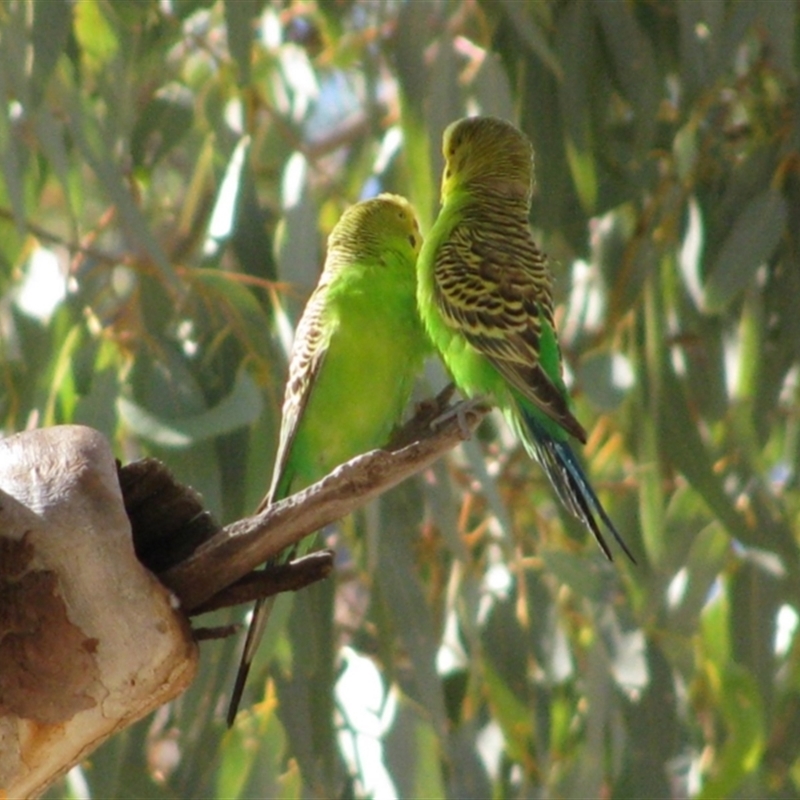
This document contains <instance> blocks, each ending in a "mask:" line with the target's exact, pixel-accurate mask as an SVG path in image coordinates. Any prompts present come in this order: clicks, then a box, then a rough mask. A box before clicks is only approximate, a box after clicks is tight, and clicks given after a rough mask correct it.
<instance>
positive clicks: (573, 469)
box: [417, 117, 634, 561]
mask: <svg viewBox="0 0 800 800" xmlns="http://www.w3.org/2000/svg"><path fill="white" fill-rule="evenodd" d="M442 149H443V152H444V157H445V169H444V174H443V176H442V191H441V193H442V198H441V202H442V207H441V210H440V212H439V216H438V217H437V219H436V222H435V224H434V226H433V228H432V229H431V231H430V233H429V234H428V235H427V236H426V239H425V243H424V244H423V246H422V250H421V252H420V256H419V259H418V260H417V273H418V274H417V299H418V304H419V311H420V315H421V317H422V320H423V323H424V324H425V327H426V329H427V331H428V334H429V335H430V337H431V340H432V341H433V344H434V345H435V347H436V348H437V349H438V351H439V353H440V354H441V356H442V358H443V359H444V362H445V364H446V365H447V368H448V370H449V371H450V373H451V375H452V376H453V379H454V381H455V383H456V385H457V386H458V387H459V389H460V390H461V391H462V392H463V393H464V394H465V395H467V396H468V397H478V396H487V397H489V398H491V399H492V400H493V402H495V403H496V404H497V406H498V407H499V408H500V410H501V411H502V412H503V414H504V416H505V417H506V419H507V420H508V421H509V423H510V424H511V426H512V428H513V429H514V431H515V432H516V433H517V435H518V436H519V438H520V439H521V440H522V443H523V445H524V446H525V449H526V450H527V452H528V454H529V455H530V456H531V457H533V458H535V459H536V460H537V461H538V462H539V463H540V464H541V465H542V467H543V468H544V471H545V472H546V473H547V476H548V478H549V479H550V481H551V483H552V484H553V487H554V488H555V490H556V492H557V494H558V496H559V498H560V499H561V502H562V503H563V504H564V506H565V508H566V509H567V510H568V511H569V512H570V513H571V514H572V515H573V516H575V517H576V518H577V519H578V520H580V522H582V523H583V524H584V525H585V526H586V527H587V528H588V529H589V530H590V531H591V532H592V533H593V534H594V537H595V539H596V540H597V542H598V544H599V545H600V547H601V549H602V550H603V552H604V553H605V555H606V556H607V557H608V558H609V559H611V551H610V549H609V547H608V545H607V544H606V541H605V539H604V537H603V533H602V531H601V529H600V526H599V524H598V521H597V517H599V518H600V520H602V522H603V523H604V524H605V525H606V527H607V528H608V530H609V531H610V532H611V534H612V535H613V537H614V538H615V539H616V540H617V542H618V543H619V545H620V547H622V549H623V550H624V551H625V553H626V554H627V555H628V557H629V558H630V559H631V561H634V559H633V556H632V555H631V553H630V551H629V550H628V548H627V546H626V545H625V543H624V542H623V540H622V538H621V537H620V535H619V533H618V532H617V529H616V528H615V527H614V524H613V523H612V522H611V520H610V518H609V517H608V514H606V512H605V510H604V508H603V506H602V505H601V504H600V501H599V500H598V498H597V495H596V494H595V492H594V490H593V489H592V487H591V486H590V484H589V480H588V478H587V477H586V474H585V473H584V471H583V469H582V467H581V465H580V462H579V461H578V459H577V457H576V456H575V454H574V452H573V450H572V448H571V446H570V438H572V437H574V438H575V439H578V441H580V442H582V443H585V442H586V432H585V431H584V429H583V427H582V426H581V424H580V422H578V420H577V419H576V418H575V417H574V415H573V413H572V411H571V408H570V399H569V395H568V392H567V388H566V385H565V384H564V380H563V377H562V366H561V352H560V348H559V344H558V339H557V336H556V329H555V323H554V321H553V300H552V294H551V276H550V270H549V268H548V265H547V259H546V257H545V256H544V254H543V253H542V252H541V251H540V250H539V248H538V247H537V246H536V243H535V242H534V240H533V235H532V234H531V230H530V226H529V222H528V217H529V214H530V208H531V191H532V186H533V147H532V146H531V143H530V142H529V141H528V139H527V138H526V137H525V136H524V135H523V134H522V133H521V132H520V131H519V130H517V128H515V127H514V126H513V125H512V124H510V123H508V122H505V121H503V120H500V119H495V118H493V117H471V118H466V119H461V120H458V121H457V122H454V123H452V124H451V125H450V126H448V128H447V129H446V131H445V133H444V139H443V148H442Z"/></svg>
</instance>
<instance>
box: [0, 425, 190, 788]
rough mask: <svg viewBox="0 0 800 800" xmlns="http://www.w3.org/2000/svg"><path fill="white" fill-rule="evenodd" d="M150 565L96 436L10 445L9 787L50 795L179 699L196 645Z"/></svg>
mask: <svg viewBox="0 0 800 800" xmlns="http://www.w3.org/2000/svg"><path fill="white" fill-rule="evenodd" d="M174 605H175V604H174V602H173V600H172V598H171V596H170V594H169V592H168V591H167V590H166V589H165V588H164V587H163V586H162V585H161V584H160V583H159V582H158V581H157V580H156V579H155V578H154V577H153V576H152V575H151V574H150V573H149V572H148V571H147V570H146V569H145V568H144V567H143V566H142V565H141V563H140V562H139V561H138V559H137V558H136V555H135V553H134V549H133V546H132V541H131V530H130V524H129V522H128V518H127V516H126V514H125V509H124V506H123V503H122V495H121V493H120V488H119V483H118V481H117V470H116V464H115V462H114V459H113V456H112V454H111V450H110V448H109V446H108V443H107V441H106V440H105V439H104V438H103V437H102V436H101V435H100V434H99V433H97V432H96V431H93V430H91V429H90V428H84V427H80V426H63V427H57V428H49V429H44V430H37V431H31V432H29V433H23V434H20V435H18V436H14V437H11V438H9V439H6V440H3V441H0V789H3V790H4V791H5V792H6V793H7V795H8V796H9V797H29V796H35V795H37V794H39V793H40V792H42V791H43V790H44V789H45V788H46V787H47V786H48V785H49V784H50V783H51V782H52V781H53V780H55V779H56V778H57V777H58V776H60V775H61V774H63V773H64V772H65V771H66V770H67V769H69V768H70V767H71V766H72V765H73V764H75V763H77V762H78V761H79V760H80V759H81V758H83V757H84V756H85V755H86V754H87V753H89V752H90V751H91V750H93V749H95V748H96V747H97V746H98V745H99V744H101V743H102V742H103V741H104V740H105V739H107V738H108V737H109V736H110V735H112V734H113V733H114V732H115V731H117V730H120V729H121V728H124V727H126V726H127V725H129V724H131V723H132V722H133V721H135V720H136V719H139V718H140V717H142V716H144V715H145V714H147V713H148V712H150V711H151V710H153V709H154V708H157V707H158V706H160V705H162V704H163V703H165V702H166V701H167V700H169V699H170V698H172V697H174V696H176V695H177V694H179V693H180V692H181V691H183V689H185V688H186V686H188V685H189V683H190V682H191V680H192V678H193V676H194V674H195V669H196V663H197V647H196V645H195V643H194V640H193V638H192V634H191V630H190V628H189V626H188V624H187V623H186V620H185V617H184V616H183V615H182V614H181V613H180V612H179V611H177V610H176V608H175V607H174Z"/></svg>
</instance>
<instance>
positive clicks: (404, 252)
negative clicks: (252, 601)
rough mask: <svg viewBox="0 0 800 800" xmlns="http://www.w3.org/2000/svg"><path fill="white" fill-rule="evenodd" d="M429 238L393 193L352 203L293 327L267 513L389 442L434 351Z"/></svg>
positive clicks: (257, 632)
mask: <svg viewBox="0 0 800 800" xmlns="http://www.w3.org/2000/svg"><path fill="white" fill-rule="evenodd" d="M421 243H422V236H421V235H420V232H419V227H418V225H417V219H416V215H415V213H414V209H413V208H412V207H411V205H410V204H409V203H408V201H406V200H405V199H404V198H402V197H399V196H397V195H392V194H381V195H379V196H378V197H375V198H373V199H371V200H364V201H362V202H360V203H357V204H356V205H354V206H352V207H350V208H349V209H347V211H345V212H344V214H342V216H341V218H340V219H339V221H338V223H337V224H336V226H335V227H334V229H333V230H332V231H331V234H330V236H329V238H328V252H327V256H326V259H325V267H324V269H323V271H322V275H321V277H320V280H319V283H318V285H317V287H316V289H315V290H314V293H313V294H312V295H311V297H310V298H309V301H308V303H307V305H306V307H305V310H304V312H303V315H302V317H301V319H300V322H299V324H298V326H297V331H296V333H295V340H294V345H293V346H292V353H291V358H290V363H289V379H288V382H287V385H286V393H285V396H284V402H283V417H282V421H281V431H280V437H279V442H278V451H277V455H276V458H275V467H274V470H273V475H272V484H271V486H270V489H269V492H268V493H267V495H266V497H265V498H264V500H263V501H262V502H261V505H260V506H259V509H258V510H259V511H261V510H262V509H263V508H265V507H266V506H267V505H268V504H270V503H273V502H277V501H278V500H282V499H283V498H285V497H287V496H288V495H289V494H291V493H293V492H297V491H300V490H301V489H303V488H305V487H307V486H309V485H310V484H312V483H314V482H316V481H318V480H320V479H321V478H323V477H325V475H327V474H328V473H329V472H331V471H332V470H333V469H335V468H336V467H337V466H339V465H340V464H342V463H344V462H345V461H349V460H350V459H351V458H354V457H355V456H357V455H359V454H361V453H365V452H367V451H368V450H372V449H374V448H376V447H381V446H382V445H385V444H386V443H387V440H388V439H389V437H390V434H391V432H392V429H393V427H394V426H395V425H396V424H397V423H398V422H399V421H400V418H401V416H402V413H403V410H404V408H405V407H406V405H407V403H408V400H409V397H410V395H411V390H412V388H413V384H414V379H415V377H416V375H417V373H418V372H419V371H420V370H421V368H422V364H423V361H424V359H425V356H426V355H427V354H428V353H429V352H430V350H431V346H430V343H429V341H428V339H427V337H426V335H425V332H424V330H423V327H422V323H421V321H420V319H419V315H418V313H417V308H416V271H415V262H416V258H417V254H418V253H419V248H420V245H421ZM307 542H310V540H309V539H306V540H304V542H303V544H306V543H307ZM301 549H302V545H301ZM292 554H293V552H292V551H290V552H289V553H286V554H283V556H282V557H279V558H278V559H276V561H285V560H286V558H288V557H289V556H291V555H292ZM270 607H271V603H270V602H269V601H264V600H262V601H259V602H257V604H256V607H255V610H254V612H253V619H252V622H251V623H250V628H249V630H248V633H247V639H246V641H245V647H244V652H243V654H242V659H241V663H240V666H239V672H238V674H237V676H236V684H235V686H234V690H233V694H232V696H231V702H230V706H229V709H228V724H231V723H232V721H233V718H234V717H235V716H236V710H237V708H238V705H239V701H240V699H241V695H242V691H243V690H244V685H245V682H246V680H247V673H248V671H249V668H250V664H251V662H252V660H253V657H254V655H255V652H256V649H257V647H258V644H259V641H260V639H261V637H262V635H263V632H264V628H265V626H266V622H267V618H268V615H269V611H270Z"/></svg>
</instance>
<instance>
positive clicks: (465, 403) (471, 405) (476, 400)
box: [431, 397, 490, 440]
mask: <svg viewBox="0 0 800 800" xmlns="http://www.w3.org/2000/svg"><path fill="white" fill-rule="evenodd" d="M489 408H490V405H489V401H488V400H487V398H485V397H470V398H469V399H468V400H462V401H461V402H460V403H456V404H455V405H454V406H450V408H448V409H446V410H445V411H443V412H442V413H441V414H439V416H438V417H436V418H435V419H432V420H431V428H432V429H433V430H436V428H440V427H441V426H442V425H444V423H445V422H448V421H449V420H451V419H452V418H453V417H455V418H456V419H457V420H458V428H459V430H460V431H461V437H462V438H463V439H465V440H466V439H469V438H470V436H472V430H471V429H470V427H469V425H467V414H469V413H470V412H472V411H486V410H488V409H489Z"/></svg>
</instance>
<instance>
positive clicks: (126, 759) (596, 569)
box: [0, 0, 800, 798]
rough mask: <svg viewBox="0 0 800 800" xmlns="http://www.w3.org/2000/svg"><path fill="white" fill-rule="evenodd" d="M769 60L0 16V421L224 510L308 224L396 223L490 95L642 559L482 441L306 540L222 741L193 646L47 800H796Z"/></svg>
mask: <svg viewBox="0 0 800 800" xmlns="http://www.w3.org/2000/svg"><path fill="white" fill-rule="evenodd" d="M799 49H800V11H799V9H798V5H797V4H796V3H795V2H793V1H792V0H785V1H784V0H771V2H762V0H631V1H630V2H624V1H623V0H619V1H618V2H611V1H609V2H598V1H595V0H539V1H538V2H534V0H530V1H529V2H526V1H525V0H485V1H484V2H479V1H478V0H463V1H460V2H457V1H456V0H431V1H430V2H428V1H427V0H407V1H406V2H400V1H399V0H317V2H284V3H279V2H266V1H265V0H227V1H224V0H216V2H210V1H209V0H135V1H130V2H124V3H123V2H112V1H111V0H74V1H73V2H66V1H65V2H56V1H52V2H42V1H41V0H39V1H38V2H35V1H34V0H5V2H3V3H2V5H0V60H1V61H2V63H0V95H1V96H2V100H3V113H2V114H0V159H2V179H1V180H0V424H1V425H2V431H3V433H5V434H10V433H12V432H15V431H19V430H23V429H26V428H30V427H35V426H44V425H53V424H59V423H69V422H80V423H86V424H90V425H92V426H94V427H95V428H98V429H100V430H101V431H103V432H104V433H105V434H106V435H107V436H108V437H109V438H110V439H111V441H112V442H113V443H114V447H115V449H116V452H117V454H118V456H119V457H120V458H121V459H123V460H124V461H128V460H131V459H134V458H137V457H139V456H142V455H145V454H151V455H156V456H158V457H160V458H162V459H163V460H164V461H165V462H166V463H167V464H168V465H169V466H170V467H171V468H172V469H173V470H174V471H175V473H176V474H177V476H178V477H179V478H180V479H181V480H183V481H185V482H187V483H190V484H192V485H193V486H195V487H196V488H197V489H198V490H200V491H201V492H202V493H203V496H204V498H205V501H206V503H207V506H208V508H209V509H211V510H212V511H213V513H214V514H215V515H216V516H217V517H218V518H219V519H220V520H221V521H223V522H228V521H231V520H233V519H236V518H239V517H241V516H243V515H245V514H247V513H249V512H250V511H252V509H253V508H254V507H255V505H256V504H257V502H258V500H259V499H260V497H261V496H262V494H263V493H264V491H265V489H266V487H267V485H268V483H269V478H270V473H271V460H272V456H273V453H274V449H275V444H276V433H277V430H278V426H279V421H280V401H281V397H282V392H283V380H284V375H285V370H286V353H287V348H288V346H289V343H290V341H291V333H292V327H293V323H294V321H296V319H297V317H298V314H299V312H300V311H301V309H302V305H303V302H304V300H305V298H306V297H307V295H308V293H309V291H310V290H311V288H312V286H313V285H314V283H315V281H316V278H317V276H318V273H319V269H320V265H321V262H322V259H323V256H324V241H325V236H326V235H327V233H328V232H329V231H330V229H331V227H332V226H333V224H334V223H335V221H336V220H337V218H338V215H339V214H340V213H341V211H342V210H343V209H344V208H345V207H346V206H347V205H348V204H349V203H352V202H354V201H356V200H358V199H360V198H364V197H367V196H371V195H373V194H375V193H377V192H378V191H380V190H389V191H396V192H400V193H403V194H406V195H407V196H409V197H410V198H411V200H412V201H413V202H414V203H415V204H416V207H417V209H418V211H419V214H420V219H421V223H422V226H423V229H427V228H428V227H429V226H430V224H431V222H432V220H433V218H434V216H435V213H436V209H437V204H438V181H439V175H440V170H441V163H442V161H441V155H440V152H439V147H440V144H439V143H440V139H441V133H442V131H443V129H444V127H445V126H446V125H447V123H449V122H450V121H452V120H453V119H455V118H458V117H460V116H464V115H465V114H468V113H484V114H495V115H499V116H503V117H506V118H509V119H511V120H513V121H515V122H516V123H517V124H519V125H520V127H522V128H523V129H524V130H525V132H526V133H527V134H528V135H529V136H530V137H531V139H532V140H533V142H534V145H535V147H536V153H537V189H536V195H535V199H534V209H533V214H532V224H533V226H534V230H535V232H536V234H537V237H538V239H539V241H540V243H541V244H542V245H543V247H544V249H545V250H546V251H547V252H548V253H549V255H550V257H551V260H552V264H553V271H554V273H555V276H556V293H557V302H558V319H559V327H560V332H561V339H562V343H563V349H564V353H565V358H566V362H567V369H568V373H569V378H570V381H571V385H572V388H573V391H574V395H575V398H576V404H577V413H578V417H579V418H580V419H581V420H582V421H583V422H584V424H585V425H586V426H587V428H588V429H589V430H590V431H591V436H590V441H589V444H588V446H587V447H586V448H585V456H586V459H587V461H588V463H589V464H590V470H591V474H592V476H593V479H594V481H595V484H596V486H597V488H598V491H599V492H600V494H601V496H602V498H603V501H604V503H605V504H606V506H607V508H608V510H609V512H610V514H611V516H612V517H613V518H614V519H615V520H616V523H617V525H618V527H619V529H620V531H621V532H622V534H623V536H624V537H625V539H626V540H627V541H628V543H629V544H630V546H631V547H632V549H633V551H634V553H635V554H636V555H637V558H638V561H639V563H638V566H635V567H634V566H631V565H630V564H627V563H625V560H624V559H622V558H618V559H617V561H616V562H615V563H614V564H613V565H612V564H607V563H605V562H604V561H603V558H602V556H601V554H600V552H599V551H598V549H597V548H596V546H595V545H594V544H593V542H591V541H589V540H587V539H586V537H585V535H584V534H583V532H582V531H581V530H579V529H578V528H577V527H576V525H575V524H574V523H573V522H572V521H571V520H569V519H567V518H565V517H564V516H563V515H562V513H561V511H560V509H559V508H558V507H557V505H556V503H555V502H554V498H553V495H552V492H551V490H550V487H549V486H548V485H546V482H545V480H544V478H543V475H542V473H541V471H540V470H539V469H538V468H537V467H536V466H535V465H534V464H533V463H532V462H530V461H529V460H528V459H527V457H526V456H525V454H524V453H523V452H522V450H521V448H520V447H519V446H518V445H517V444H516V443H515V442H514V441H513V439H512V438H511V437H510V435H509V433H508V431H507V429H506V428H505V427H504V425H503V423H502V421H500V420H499V419H495V418H492V419H491V420H490V421H487V422H486V423H485V424H484V426H483V427H482V429H481V431H480V434H479V436H478V437H477V438H476V439H475V440H473V441H470V442H467V443H465V444H464V445H463V446H462V447H460V448H459V449H458V450H457V451H455V452H454V453H453V454H452V457H451V458H449V459H448V460H447V461H445V462H441V463H439V464H437V465H436V466H435V467H434V468H433V469H431V470H429V471H428V472H426V473H425V474H423V475H421V476H419V477H418V478H417V479H415V480H413V481H409V482H407V483H406V484H405V485H403V486H401V487H399V488H398V489H397V490H395V491H393V492H391V493H389V494H388V495H385V496H384V497H383V498H381V500H380V502H377V503H374V504H373V505H371V506H370V507H369V508H367V509H366V510H365V511H364V512H363V513H361V514H359V515H356V516H355V517H354V518H352V519H350V520H346V521H344V522H343V523H342V525H340V526H335V527H333V528H332V529H331V530H330V531H326V536H327V540H328V542H329V543H331V544H332V545H333V546H334V547H335V548H336V549H337V552H338V569H337V573H336V577H335V579H332V580H330V581H328V582H326V583H325V584H324V585H319V586H316V587H313V588H312V589H310V590H308V591H305V592H302V593H300V594H299V595H298V596H297V597H296V598H294V602H292V601H291V599H290V600H284V601H282V603H281V604H279V609H278V611H276V614H275V616H274V618H273V627H272V636H271V640H270V643H268V644H267V645H266V646H265V647H264V648H263V651H264V652H263V653H262V654H261V655H260V657H259V661H258V662H257V664H256V669H255V671H254V674H253V675H252V676H251V682H250V688H249V691H248V693H247V696H246V701H247V702H246V704H245V705H246V707H245V710H244V711H243V712H242V713H241V714H240V716H239V718H238V720H237V723H236V725H235V727H234V728H233V729H232V730H230V731H227V730H226V728H225V725H224V721H223V717H224V709H225V705H226V703H227V698H228V693H229V691H230V688H231V684H232V679H233V674H234V669H235V663H236V659H237V657H238V647H239V644H238V642H235V641H227V642H210V643H205V644H203V646H202V663H201V670H200V674H199V676H198V678H197V681H196V682H195V684H194V685H193V686H192V688H191V689H190V691H188V692H187V693H186V694H185V695H184V696H183V697H181V698H180V699H179V700H177V701H175V702H173V703H172V704H170V705H169V706H167V707H164V708H162V709H161V710H160V711H159V712H157V713H156V714H155V715H154V716H153V717H152V718H149V719H146V720H144V721H142V722H141V723H140V724H138V725H136V726H134V727H133V728H131V729H129V730H127V731H125V732H124V733H122V734H121V735H119V736H117V737H116V738H114V739H113V740H112V741H110V742H109V743H108V744H106V745H105V746H104V747H102V748H101V749H100V750H98V751H96V752H95V753H93V754H91V755H90V756H89V758H88V759H87V760H86V762H85V763H84V764H82V765H81V767H80V768H76V769H75V770H73V771H72V772H71V773H70V774H69V776H68V777H67V778H65V779H64V780H63V781H61V782H60V783H59V784H58V785H57V786H55V787H54V788H53V789H52V790H51V791H50V793H49V796H50V797H97V798H106V797H115V798H123V797H137V798H144V797H150V798H173V797H185V798H194V797H220V798H235V797H285V798H291V797H305V796H315V797H376V798H378V797H379V798H386V797H392V796H402V797H426V798H428V797H476V798H478V797H480V798H486V797H494V798H523V797H525V798H527V797H551V796H552V797H565V798H590V797H629V798H643V797H647V798H656V797H672V798H681V797H705V798H717V797H747V798H754V797H776V798H778V797H780V798H790V797H798V796H800V641H798V637H797V636H796V635H795V634H796V627H797V622H798V609H799V608H800V596H798V586H800V583H799V582H798V578H799V577H800V574H799V572H800V570H799V569H798V567H799V565H800V562H799V561H798V536H797V533H796V530H797V525H798V517H799V515H800V486H798V467H799V466H800V464H799V463H798V460H799V459H800V450H798V435H799V434H800V424H799V423H800V419H799V418H798V391H800V389H799V388H798V358H799V357H800V310H799V309H800V239H799V238H798V237H799V236H800V93H799V92H798V67H800V61H799V59H798V51H799ZM445 380H446V379H445V376H444V374H443V371H442V369H441V367H439V366H438V365H437V364H436V363H435V362H432V363H431V364H430V365H429V367H428V368H427V370H426V374H425V375H424V376H423V377H422V379H421V381H420V386H419V391H418V399H421V398H423V397H425V396H427V395H429V394H431V393H432V392H433V391H436V390H437V389H439V388H440V387H441V386H442V385H443V384H444V382H445ZM337 413H346V412H345V411H344V410H339V409H331V418H332V424H335V423H334V422H333V420H334V419H335V416H336V414H337ZM243 614H244V610H241V611H239V612H237V613H235V614H234V613H228V614H222V613H218V614H215V615H212V616H209V617H208V618H201V620H200V623H201V624H202V623H207V624H220V623H224V622H228V621H231V620H232V619H234V618H241V617H242V616H243Z"/></svg>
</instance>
